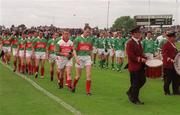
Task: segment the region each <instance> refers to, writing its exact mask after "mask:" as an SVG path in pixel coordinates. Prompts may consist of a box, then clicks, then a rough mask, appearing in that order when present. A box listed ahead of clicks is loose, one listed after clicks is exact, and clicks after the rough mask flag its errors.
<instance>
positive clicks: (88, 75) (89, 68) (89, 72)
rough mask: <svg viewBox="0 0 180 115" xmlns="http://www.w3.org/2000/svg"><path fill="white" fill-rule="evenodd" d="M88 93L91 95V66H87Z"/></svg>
mask: <svg viewBox="0 0 180 115" xmlns="http://www.w3.org/2000/svg"><path fill="white" fill-rule="evenodd" d="M86 93H87V95H90V94H91V65H87V66H86Z"/></svg>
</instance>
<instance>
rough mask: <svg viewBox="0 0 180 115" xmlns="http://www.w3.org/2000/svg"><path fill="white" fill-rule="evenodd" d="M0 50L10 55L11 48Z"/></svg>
mask: <svg viewBox="0 0 180 115" xmlns="http://www.w3.org/2000/svg"><path fill="white" fill-rule="evenodd" d="M2 50H3V51H4V53H11V47H4V46H3V47H2Z"/></svg>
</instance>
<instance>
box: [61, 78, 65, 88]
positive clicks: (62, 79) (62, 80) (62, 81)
mask: <svg viewBox="0 0 180 115" xmlns="http://www.w3.org/2000/svg"><path fill="white" fill-rule="evenodd" d="M60 84H61V86H63V85H64V78H60Z"/></svg>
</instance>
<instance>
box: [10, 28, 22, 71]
mask: <svg viewBox="0 0 180 115" xmlns="http://www.w3.org/2000/svg"><path fill="white" fill-rule="evenodd" d="M18 39H19V35H18V34H17V32H15V31H14V32H13V35H12V37H11V40H12V41H11V47H12V53H13V59H14V60H13V65H14V70H13V71H14V72H15V71H16V69H17V61H18ZM19 68H20V65H19Z"/></svg>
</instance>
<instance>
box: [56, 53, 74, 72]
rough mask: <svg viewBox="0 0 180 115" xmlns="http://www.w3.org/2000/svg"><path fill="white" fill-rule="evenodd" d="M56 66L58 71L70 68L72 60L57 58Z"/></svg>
mask: <svg viewBox="0 0 180 115" xmlns="http://www.w3.org/2000/svg"><path fill="white" fill-rule="evenodd" d="M56 65H57V68H58V69H63V68H65V67H67V66H72V65H73V64H72V59H70V60H68V59H67V58H66V57H63V56H57V58H56Z"/></svg>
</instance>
